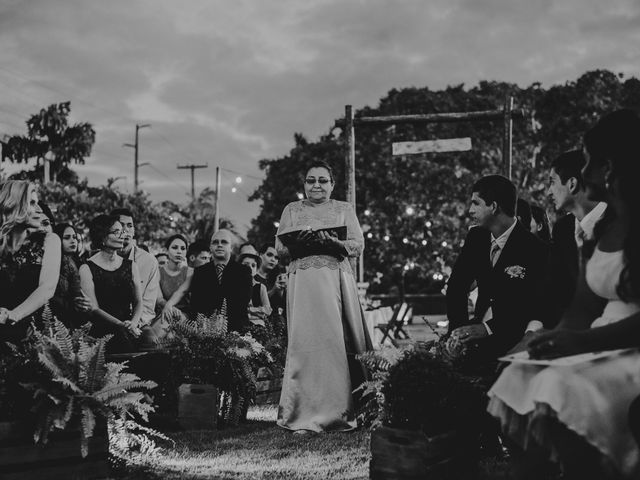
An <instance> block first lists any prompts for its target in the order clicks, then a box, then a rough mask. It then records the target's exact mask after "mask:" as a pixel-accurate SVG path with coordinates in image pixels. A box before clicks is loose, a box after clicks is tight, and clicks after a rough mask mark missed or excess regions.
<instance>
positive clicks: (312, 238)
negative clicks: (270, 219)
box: [276, 162, 372, 432]
mask: <svg viewBox="0 0 640 480" xmlns="http://www.w3.org/2000/svg"><path fill="white" fill-rule="evenodd" d="M333 186H334V179H333V173H332V171H331V168H330V167H329V166H328V165H327V164H325V163H324V162H316V163H313V164H312V165H311V167H310V168H309V169H308V170H307V172H306V176H305V181H304V189H305V193H306V199H305V200H301V201H298V202H293V203H290V204H289V205H287V206H286V207H285V209H284V211H283V212H282V217H281V219H280V226H279V227H278V234H279V235H280V234H283V233H287V232H292V231H295V230H300V231H301V233H300V234H298V237H297V240H296V241H295V242H294V243H293V244H291V245H290V246H289V248H287V247H285V246H284V245H283V243H282V242H281V241H280V239H279V238H277V239H276V249H277V250H278V253H279V254H280V255H281V256H285V255H290V256H291V263H290V265H289V270H288V275H289V282H288V288H287V326H288V330H289V340H288V350H287V360H286V366H285V371H284V379H283V386H282V394H281V397H280V405H279V409H278V425H279V426H281V427H284V428H287V429H290V430H294V431H299V432H305V431H315V432H321V431H340V430H342V431H346V430H350V429H353V428H355V427H356V426H357V425H356V420H355V417H354V414H353V398H352V391H353V389H354V388H355V387H357V386H358V384H359V382H361V381H362V380H363V375H362V371H359V368H358V365H357V364H356V362H355V361H351V362H350V361H349V360H348V357H349V359H352V358H353V355H355V354H359V353H362V352H364V351H366V350H369V349H371V348H372V345H371V339H370V338H369V335H368V332H367V329H366V327H365V322H364V314H363V312H362V308H361V306H360V302H359V299H358V289H357V286H356V281H355V278H354V274H353V271H352V269H351V265H350V263H349V257H358V256H359V255H360V253H361V252H362V249H363V247H364V238H363V235H362V230H361V229H360V225H359V223H358V219H357V218H356V214H355V211H354V209H353V207H352V206H351V205H350V204H349V203H347V202H340V201H337V200H332V199H331V192H332V191H333ZM337 226H346V229H347V236H346V237H347V238H346V240H338V239H337V238H335V237H333V236H331V235H329V234H328V233H327V232H318V233H314V231H315V230H319V229H326V228H331V227H337ZM309 252H323V253H318V254H310V253H309ZM352 377H353V378H352Z"/></svg>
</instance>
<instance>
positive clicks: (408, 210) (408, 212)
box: [405, 207, 415, 215]
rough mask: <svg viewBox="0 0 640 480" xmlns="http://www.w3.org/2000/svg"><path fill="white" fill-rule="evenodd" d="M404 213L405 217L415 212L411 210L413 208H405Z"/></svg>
mask: <svg viewBox="0 0 640 480" xmlns="http://www.w3.org/2000/svg"><path fill="white" fill-rule="evenodd" d="M405 212H406V213H407V215H413V213H414V212H415V210H414V209H413V207H407V208H406V210H405Z"/></svg>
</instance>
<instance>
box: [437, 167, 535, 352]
mask: <svg viewBox="0 0 640 480" xmlns="http://www.w3.org/2000/svg"><path fill="white" fill-rule="evenodd" d="M516 198H517V195H516V187H515V185H514V184H513V183H511V181H509V180H508V179H507V178H505V177H503V176H500V175H490V176H487V177H483V178H481V179H480V180H478V181H477V182H476V183H475V184H474V185H473V188H472V197H471V206H470V208H469V213H470V215H471V217H472V218H473V220H475V223H476V224H477V226H475V227H473V228H471V230H469V233H468V235H467V238H466V240H465V242H464V246H463V248H462V251H461V252H460V255H459V256H458V259H457V260H456V263H455V265H454V267H453V270H452V273H451V277H450V278H449V282H448V286H447V316H448V317H449V332H450V333H451V335H452V338H453V339H454V340H458V341H459V342H461V343H462V344H463V345H465V346H466V347H469V348H472V350H471V352H472V355H473V357H474V358H477V359H478V360H480V361H492V360H495V359H496V358H498V357H499V356H501V355H503V354H504V353H506V352H507V351H508V350H509V349H510V348H512V347H513V346H514V345H515V344H516V343H517V342H518V340H520V338H521V337H522V334H523V332H524V330H525V327H526V326H527V324H528V322H529V321H531V320H535V319H539V318H540V315H541V313H540V308H541V305H542V304H543V302H542V301H541V291H542V280H543V274H544V266H545V264H546V260H547V247H546V246H545V245H544V243H543V242H542V241H541V240H539V239H538V238H537V237H536V236H535V235H533V234H532V233H531V232H530V231H529V230H528V229H526V228H524V227H523V226H522V225H521V224H520V222H518V221H517V220H516V218H515V213H516V212H515V209H516ZM473 282H477V285H478V300H477V302H476V306H475V312H474V318H473V319H472V320H469V313H468V310H467V304H468V295H469V290H470V287H471V285H472V284H473Z"/></svg>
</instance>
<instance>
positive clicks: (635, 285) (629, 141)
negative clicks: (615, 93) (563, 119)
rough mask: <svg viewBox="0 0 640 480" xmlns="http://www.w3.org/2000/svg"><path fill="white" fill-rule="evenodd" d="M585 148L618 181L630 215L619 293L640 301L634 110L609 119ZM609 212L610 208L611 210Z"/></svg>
mask: <svg viewBox="0 0 640 480" xmlns="http://www.w3.org/2000/svg"><path fill="white" fill-rule="evenodd" d="M584 143H585V147H586V148H587V151H588V152H589V155H590V157H592V158H593V160H594V161H595V162H598V163H602V162H608V163H609V165H610V172H609V175H608V178H607V181H608V182H610V183H611V185H609V186H608V188H612V185H613V183H614V182H615V181H616V180H617V181H618V186H619V192H618V194H619V195H620V199H621V200H622V202H623V203H624V205H625V206H626V208H627V210H628V215H629V225H628V231H627V235H626V237H625V239H624V247H623V250H624V258H625V266H624V268H623V270H622V273H621V274H620V281H619V283H618V288H617V293H618V295H619V296H620V298H621V299H623V300H629V299H639V298H640V248H638V245H640V188H638V182H639V181H640V117H639V116H638V114H637V113H636V112H634V111H632V110H618V111H615V112H613V113H611V114H609V115H606V116H604V117H602V118H601V119H600V121H598V123H597V124H596V125H595V126H594V127H593V128H592V129H591V130H589V131H588V132H587V133H586V134H585V138H584ZM607 210H609V208H608V209H607Z"/></svg>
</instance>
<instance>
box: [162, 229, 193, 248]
mask: <svg viewBox="0 0 640 480" xmlns="http://www.w3.org/2000/svg"><path fill="white" fill-rule="evenodd" d="M176 239H178V240H182V241H183V242H184V246H185V247H188V246H189V242H187V239H186V238H184V235H181V234H179V233H176V234H175V235H171V236H170V237H169V238H167V240H166V241H165V242H164V248H166V249H167V250H169V247H170V246H171V244H172V243H173V241H174V240H176Z"/></svg>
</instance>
